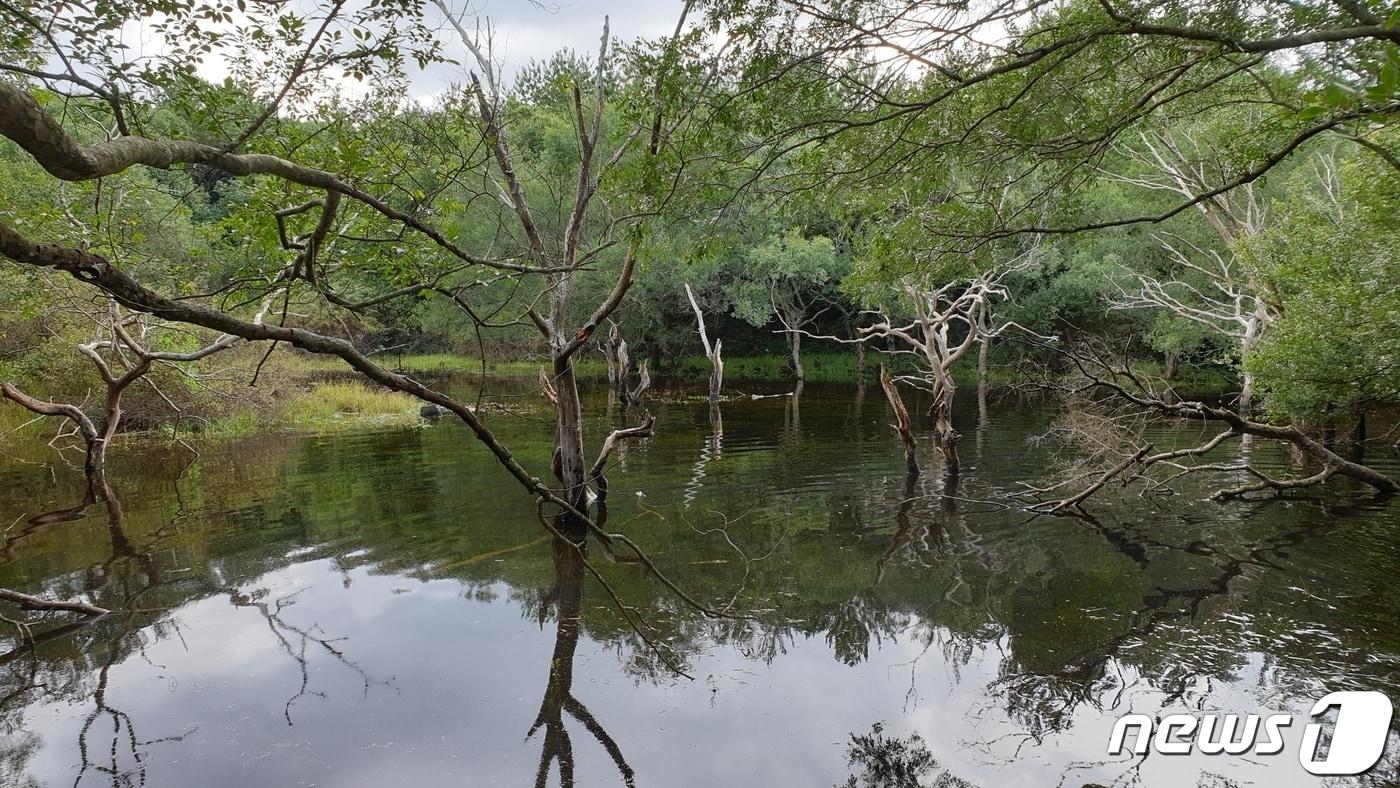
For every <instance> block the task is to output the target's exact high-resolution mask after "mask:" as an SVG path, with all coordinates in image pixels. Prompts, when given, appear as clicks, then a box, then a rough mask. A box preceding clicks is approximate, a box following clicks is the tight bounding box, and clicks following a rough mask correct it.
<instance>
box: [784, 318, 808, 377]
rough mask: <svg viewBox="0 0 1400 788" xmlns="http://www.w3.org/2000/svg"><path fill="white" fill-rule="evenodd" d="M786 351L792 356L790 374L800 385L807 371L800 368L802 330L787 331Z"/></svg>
mask: <svg viewBox="0 0 1400 788" xmlns="http://www.w3.org/2000/svg"><path fill="white" fill-rule="evenodd" d="M788 352H789V353H790V354H791V356H792V374H793V375H794V376H795V377H796V378H797V382H798V384H799V385H801V383H802V381H804V380H806V379H807V372H806V371H805V370H804V369H803V368H802V332H800V331H789V332H788Z"/></svg>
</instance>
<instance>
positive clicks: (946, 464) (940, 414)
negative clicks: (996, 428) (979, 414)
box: [929, 368, 962, 477]
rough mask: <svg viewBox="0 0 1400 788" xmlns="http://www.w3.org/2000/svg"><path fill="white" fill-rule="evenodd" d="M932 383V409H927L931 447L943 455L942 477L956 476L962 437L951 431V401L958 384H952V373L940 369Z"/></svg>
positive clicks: (955, 393)
mask: <svg viewBox="0 0 1400 788" xmlns="http://www.w3.org/2000/svg"><path fill="white" fill-rule="evenodd" d="M933 383H934V392H933V407H932V408H930V409H929V413H930V415H931V416H932V417H933V445H934V446H935V447H937V448H938V452H939V453H940V454H942V455H943V473H944V475H946V476H949V477H952V476H957V475H958V473H959V471H960V470H961V468H960V465H961V463H960V462H959V460H958V440H959V439H960V438H962V435H960V434H958V431H957V430H955V429H953V400H954V398H955V397H956V396H957V393H958V384H957V383H954V382H953V375H952V373H950V372H948V370H946V369H942V368H939V369H936V370H935V374H934V381H933Z"/></svg>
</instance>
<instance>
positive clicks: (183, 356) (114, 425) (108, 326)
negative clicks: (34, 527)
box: [0, 300, 267, 476]
mask: <svg viewBox="0 0 1400 788" xmlns="http://www.w3.org/2000/svg"><path fill="white" fill-rule="evenodd" d="M266 309H267V306H266V303H264V308H263V312H259V313H258V315H257V316H256V317H255V318H254V322H255V323H261V321H262V319H263V315H264V314H265V312H266ZM162 327H163V326H161V325H160V322H159V321H153V320H151V319H150V318H149V317H147V316H145V315H141V314H139V313H134V312H132V313H128V312H125V311H124V310H122V308H121V306H120V305H118V304H117V302H116V301H115V300H110V301H109V302H108V304H107V309H106V312H105V313H104V314H103V315H102V316H101V317H100V318H99V319H98V320H97V332H96V337H95V338H94V339H93V340H92V341H90V342H87V343H85V344H81V345H78V352H80V353H82V354H83V355H84V356H86V357H87V358H88V359H89V360H91V361H92V364H93V366H95V367H96V368H97V372H98V374H99V375H100V376H101V378H102V382H103V383H104V384H105V385H106V389H107V390H106V394H105V396H104V397H103V400H102V411H101V414H100V415H99V416H98V417H97V418H95V419H94V418H92V417H90V416H88V414H87V413H86V412H84V411H83V409H82V408H81V407H79V406H77V405H72V404H68V403H62V402H48V401H45V400H40V399H37V398H35V397H32V396H30V395H28V394H25V393H24V392H22V391H20V390H19V389H18V388H17V387H15V386H14V385H13V384H11V383H0V395H3V396H4V398H5V399H8V400H10V401H12V402H15V403H17V404H18V405H20V406H22V407H24V408H26V409H28V410H30V411H32V412H34V413H37V414H39V415H41V416H57V417H61V418H65V419H68V420H69V421H71V422H72V423H73V429H74V432H75V433H76V435H77V437H78V438H79V439H80V440H81V441H82V443H83V470H84V472H85V473H86V474H87V475H89V476H92V475H93V474H96V473H98V472H100V471H101V470H102V469H103V468H104V467H105V466H106V464H107V447H108V446H109V445H111V442H112V438H113V437H115V436H116V434H117V430H118V428H119V427H120V426H121V421H122V395H123V394H124V393H126V390H127V389H128V388H130V387H131V385H132V384H134V383H136V382H137V381H139V380H145V381H146V382H147V383H148V384H149V385H150V386H151V387H152V388H153V389H155V391H156V392H157V394H159V395H160V396H161V397H162V398H164V399H165V400H166V402H167V403H169V404H170V405H171V407H175V406H174V403H173V402H171V401H170V399H169V398H168V397H165V395H164V393H162V392H161V391H160V389H159V388H157V387H156V384H155V383H154V382H152V381H150V380H149V378H147V375H148V374H149V373H150V372H151V371H152V370H153V369H155V368H156V367H157V366H162V365H164V366H171V367H174V366H177V365H181V364H190V363H193V362H196V361H199V360H201V359H205V358H208V357H209V356H212V355H214V354H216V353H219V352H221V351H224V350H227V349H229V348H231V347H233V346H234V345H235V344H237V343H238V342H239V341H240V340H239V338H238V337H236V336H234V335H232V334H223V335H221V336H219V337H218V338H217V339H215V340H213V341H212V342H209V343H208V344H206V345H204V346H203V347H200V348H198V349H196V350H192V351H189V352H187V353H174V352H166V351H154V350H150V349H148V345H149V340H150V339H151V338H152V337H153V335H154V334H155V333H157V332H159V331H160V330H161V328H162ZM186 374H192V373H188V372H187V373H186ZM176 410H179V409H178V408H176Z"/></svg>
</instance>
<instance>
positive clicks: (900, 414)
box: [880, 364, 919, 477]
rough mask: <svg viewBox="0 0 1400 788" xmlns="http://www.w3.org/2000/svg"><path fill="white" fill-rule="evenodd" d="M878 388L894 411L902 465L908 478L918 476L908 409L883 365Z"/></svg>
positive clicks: (915, 450) (915, 445) (916, 455)
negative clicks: (901, 451)
mask: <svg viewBox="0 0 1400 788" xmlns="http://www.w3.org/2000/svg"><path fill="white" fill-rule="evenodd" d="M880 388H882V389H884V391H885V399H887V400H889V402H890V410H892V411H894V424H892V425H890V426H892V427H894V430H895V432H897V433H899V440H900V441H901V442H902V443H903V444H904V464H905V468H906V471H907V473H908V474H909V476H911V477H913V476H918V475H919V457H918V444H917V443H915V442H914V431H913V428H912V423H911V422H910V420H909V409H908V408H906V407H904V398H903V397H901V396H900V395H899V388H898V387H897V386H896V385H895V382H894V378H892V377H890V373H889V370H887V369H885V365H884V364H881V365H880Z"/></svg>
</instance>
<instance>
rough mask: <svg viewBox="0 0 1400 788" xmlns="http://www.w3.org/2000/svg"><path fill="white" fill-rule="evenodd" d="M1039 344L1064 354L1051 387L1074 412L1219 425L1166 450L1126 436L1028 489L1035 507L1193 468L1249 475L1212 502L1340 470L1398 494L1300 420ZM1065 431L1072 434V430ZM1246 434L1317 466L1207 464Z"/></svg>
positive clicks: (1166, 482)
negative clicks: (1065, 377) (1061, 374)
mask: <svg viewBox="0 0 1400 788" xmlns="http://www.w3.org/2000/svg"><path fill="white" fill-rule="evenodd" d="M1042 347H1045V348H1046V349H1047V350H1049V351H1050V352H1052V353H1055V354H1057V355H1059V356H1060V357H1061V358H1063V359H1066V360H1067V361H1068V362H1069V363H1070V364H1071V365H1072V367H1073V369H1074V370H1075V372H1076V375H1075V377H1074V378H1073V379H1072V380H1070V381H1069V382H1058V383H1054V382H1052V383H1050V384H1049V386H1048V387H1050V388H1053V389H1058V390H1059V391H1061V392H1064V393H1066V394H1069V395H1071V396H1072V397H1075V398H1077V399H1076V400H1074V402H1075V404H1074V405H1073V407H1074V409H1075V412H1077V413H1081V414H1082V413H1086V412H1088V411H1089V410H1090V409H1091V408H1102V409H1105V411H1106V418H1108V419H1111V420H1112V421H1113V422H1114V423H1122V421H1123V420H1124V416H1125V414H1126V415H1138V416H1140V417H1142V418H1147V417H1159V418H1167V419H1180V420H1185V421H1191V422H1205V423H1207V424H1215V425H1217V426H1218V427H1219V428H1220V431H1219V432H1216V433H1215V434H1213V435H1211V437H1209V438H1208V439H1206V440H1204V441H1202V442H1201V443H1199V444H1197V445H1194V446H1188V447H1185V448H1180V449H1170V450H1163V451H1159V450H1157V448H1156V447H1155V446H1154V445H1153V444H1152V443H1150V442H1148V441H1146V440H1143V439H1142V438H1141V437H1140V434H1134V435H1130V436H1128V438H1127V439H1126V440H1124V441H1121V442H1120V443H1121V445H1119V446H1116V447H1114V448H1112V449H1111V450H1110V454H1116V459H1113V458H1112V457H1110V456H1107V455H1106V456H1105V457H1104V458H1103V465H1102V467H1099V468H1097V469H1096V468H1093V467H1089V468H1086V469H1084V470H1083V471H1081V472H1079V473H1076V474H1073V475H1071V477H1070V478H1067V479H1065V480H1063V481H1061V482H1059V483H1056V484H1053V485H1050V486H1046V487H1028V489H1027V494H1028V495H1030V496H1031V497H1033V498H1034V499H1036V503H1034V504H1033V505H1032V506H1031V507H1030V508H1031V509H1032V510H1033V511H1037V512H1044V513H1047V514H1066V513H1074V512H1082V511H1083V504H1084V502H1085V501H1087V500H1088V499H1089V498H1091V497H1093V496H1094V495H1096V494H1098V493H1099V492H1100V491H1102V490H1104V489H1105V488H1106V487H1108V486H1109V483H1110V482H1115V481H1117V482H1118V483H1119V484H1120V486H1127V485H1130V484H1135V483H1136V484H1141V485H1142V491H1141V492H1142V494H1143V495H1145V496H1152V495H1158V494H1164V493H1169V492H1171V491H1172V490H1171V487H1170V485H1171V484H1172V483H1173V482H1174V481H1176V480H1178V479H1180V478H1182V477H1185V476H1188V475H1196V474H1213V475H1221V474H1224V475H1228V476H1236V477H1238V476H1241V475H1243V476H1246V477H1248V478H1249V479H1250V480H1249V481H1246V482H1243V483H1239V484H1235V485H1230V486H1225V487H1221V488H1219V489H1217V490H1216V491H1215V492H1213V493H1212V494H1211V495H1210V497H1211V498H1212V499H1214V500H1217V501H1223V500H1229V499H1232V498H1242V497H1245V496H1248V495H1250V494H1251V493H1258V492H1271V493H1274V494H1280V493H1284V492H1287V491H1289V490H1296V489H1300V488H1303V487H1311V486H1314V485H1318V484H1322V483H1324V482H1326V481H1328V480H1329V479H1332V478H1334V477H1337V476H1342V477H1346V478H1350V479H1353V480H1355V481H1358V482H1361V483H1362V484H1365V485H1368V486H1370V487H1372V488H1374V489H1375V490H1377V491H1378V492H1380V493H1381V494H1383V495H1393V494H1395V493H1397V492H1400V484H1397V483H1396V482H1395V480H1393V479H1391V478H1390V477H1388V476H1386V475H1385V474H1383V473H1380V472H1379V471H1377V470H1375V469H1373V468H1370V467H1367V466H1365V465H1362V464H1360V463H1357V462H1353V461H1351V460H1348V459H1347V458H1345V457H1342V456H1341V455H1339V454H1337V453H1336V452H1334V451H1332V449H1331V448H1329V447H1328V446H1326V445H1325V444H1324V443H1323V442H1321V441H1319V440H1316V439H1315V438H1313V437H1312V436H1310V435H1309V434H1308V433H1307V432H1306V431H1304V430H1302V429H1300V428H1298V427H1297V426H1294V425H1291V424H1274V423H1270V422H1264V421H1258V420H1255V419H1252V418H1249V417H1246V416H1242V415H1240V414H1239V413H1238V412H1237V411H1236V410H1234V409H1231V408H1223V407H1217V406H1214V405H1208V404H1206V403H1204V402H1195V401H1181V400H1178V399H1176V398H1175V397H1171V396H1168V394H1167V393H1164V392H1162V391H1159V390H1158V389H1157V388H1156V387H1154V385H1153V383H1152V381H1150V380H1148V379H1145V378H1144V377H1142V376H1141V375H1139V374H1137V373H1136V372H1134V371H1133V370H1132V369H1131V368H1130V367H1129V366H1128V365H1127V364H1126V363H1121V362H1115V361H1112V360H1111V359H1110V358H1109V357H1108V356H1107V354H1106V353H1104V352H1103V351H1102V350H1100V349H1097V348H1076V349H1061V348H1056V347H1053V346H1049V345H1043V346H1042ZM1070 437H1071V440H1072V439H1073V437H1074V436H1073V431H1071V436H1070ZM1249 437H1255V438H1263V439H1268V440H1275V441H1280V442H1282V443H1285V444H1287V445H1288V446H1290V447H1291V448H1292V449H1293V450H1294V451H1295V452H1296V453H1297V454H1298V455H1300V456H1301V457H1303V458H1304V459H1305V460H1306V461H1307V462H1310V463H1312V464H1313V466H1314V469H1315V470H1314V471H1313V472H1312V473H1310V474H1308V475H1305V476H1298V477H1292V478H1283V479H1278V478H1274V477H1271V476H1269V475H1268V474H1265V473H1264V472H1262V471H1260V470H1259V469H1257V468H1254V467H1253V466H1251V465H1249V464H1248V463H1242V462H1212V461H1209V459H1208V458H1207V455H1209V454H1210V453H1211V452H1212V451H1214V450H1216V449H1217V448H1219V447H1221V446H1223V445H1225V444H1226V443H1228V442H1230V441H1235V440H1242V439H1246V438H1249ZM1101 443H1107V442H1103V441H1101ZM1158 471H1164V472H1165V476H1154V475H1153V474H1154V473H1155V472H1158ZM1067 490H1068V491H1071V492H1070V493H1069V494H1066V495H1064V497H1060V498H1056V497H1053V495H1055V494H1064V493H1063V491H1067Z"/></svg>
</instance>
